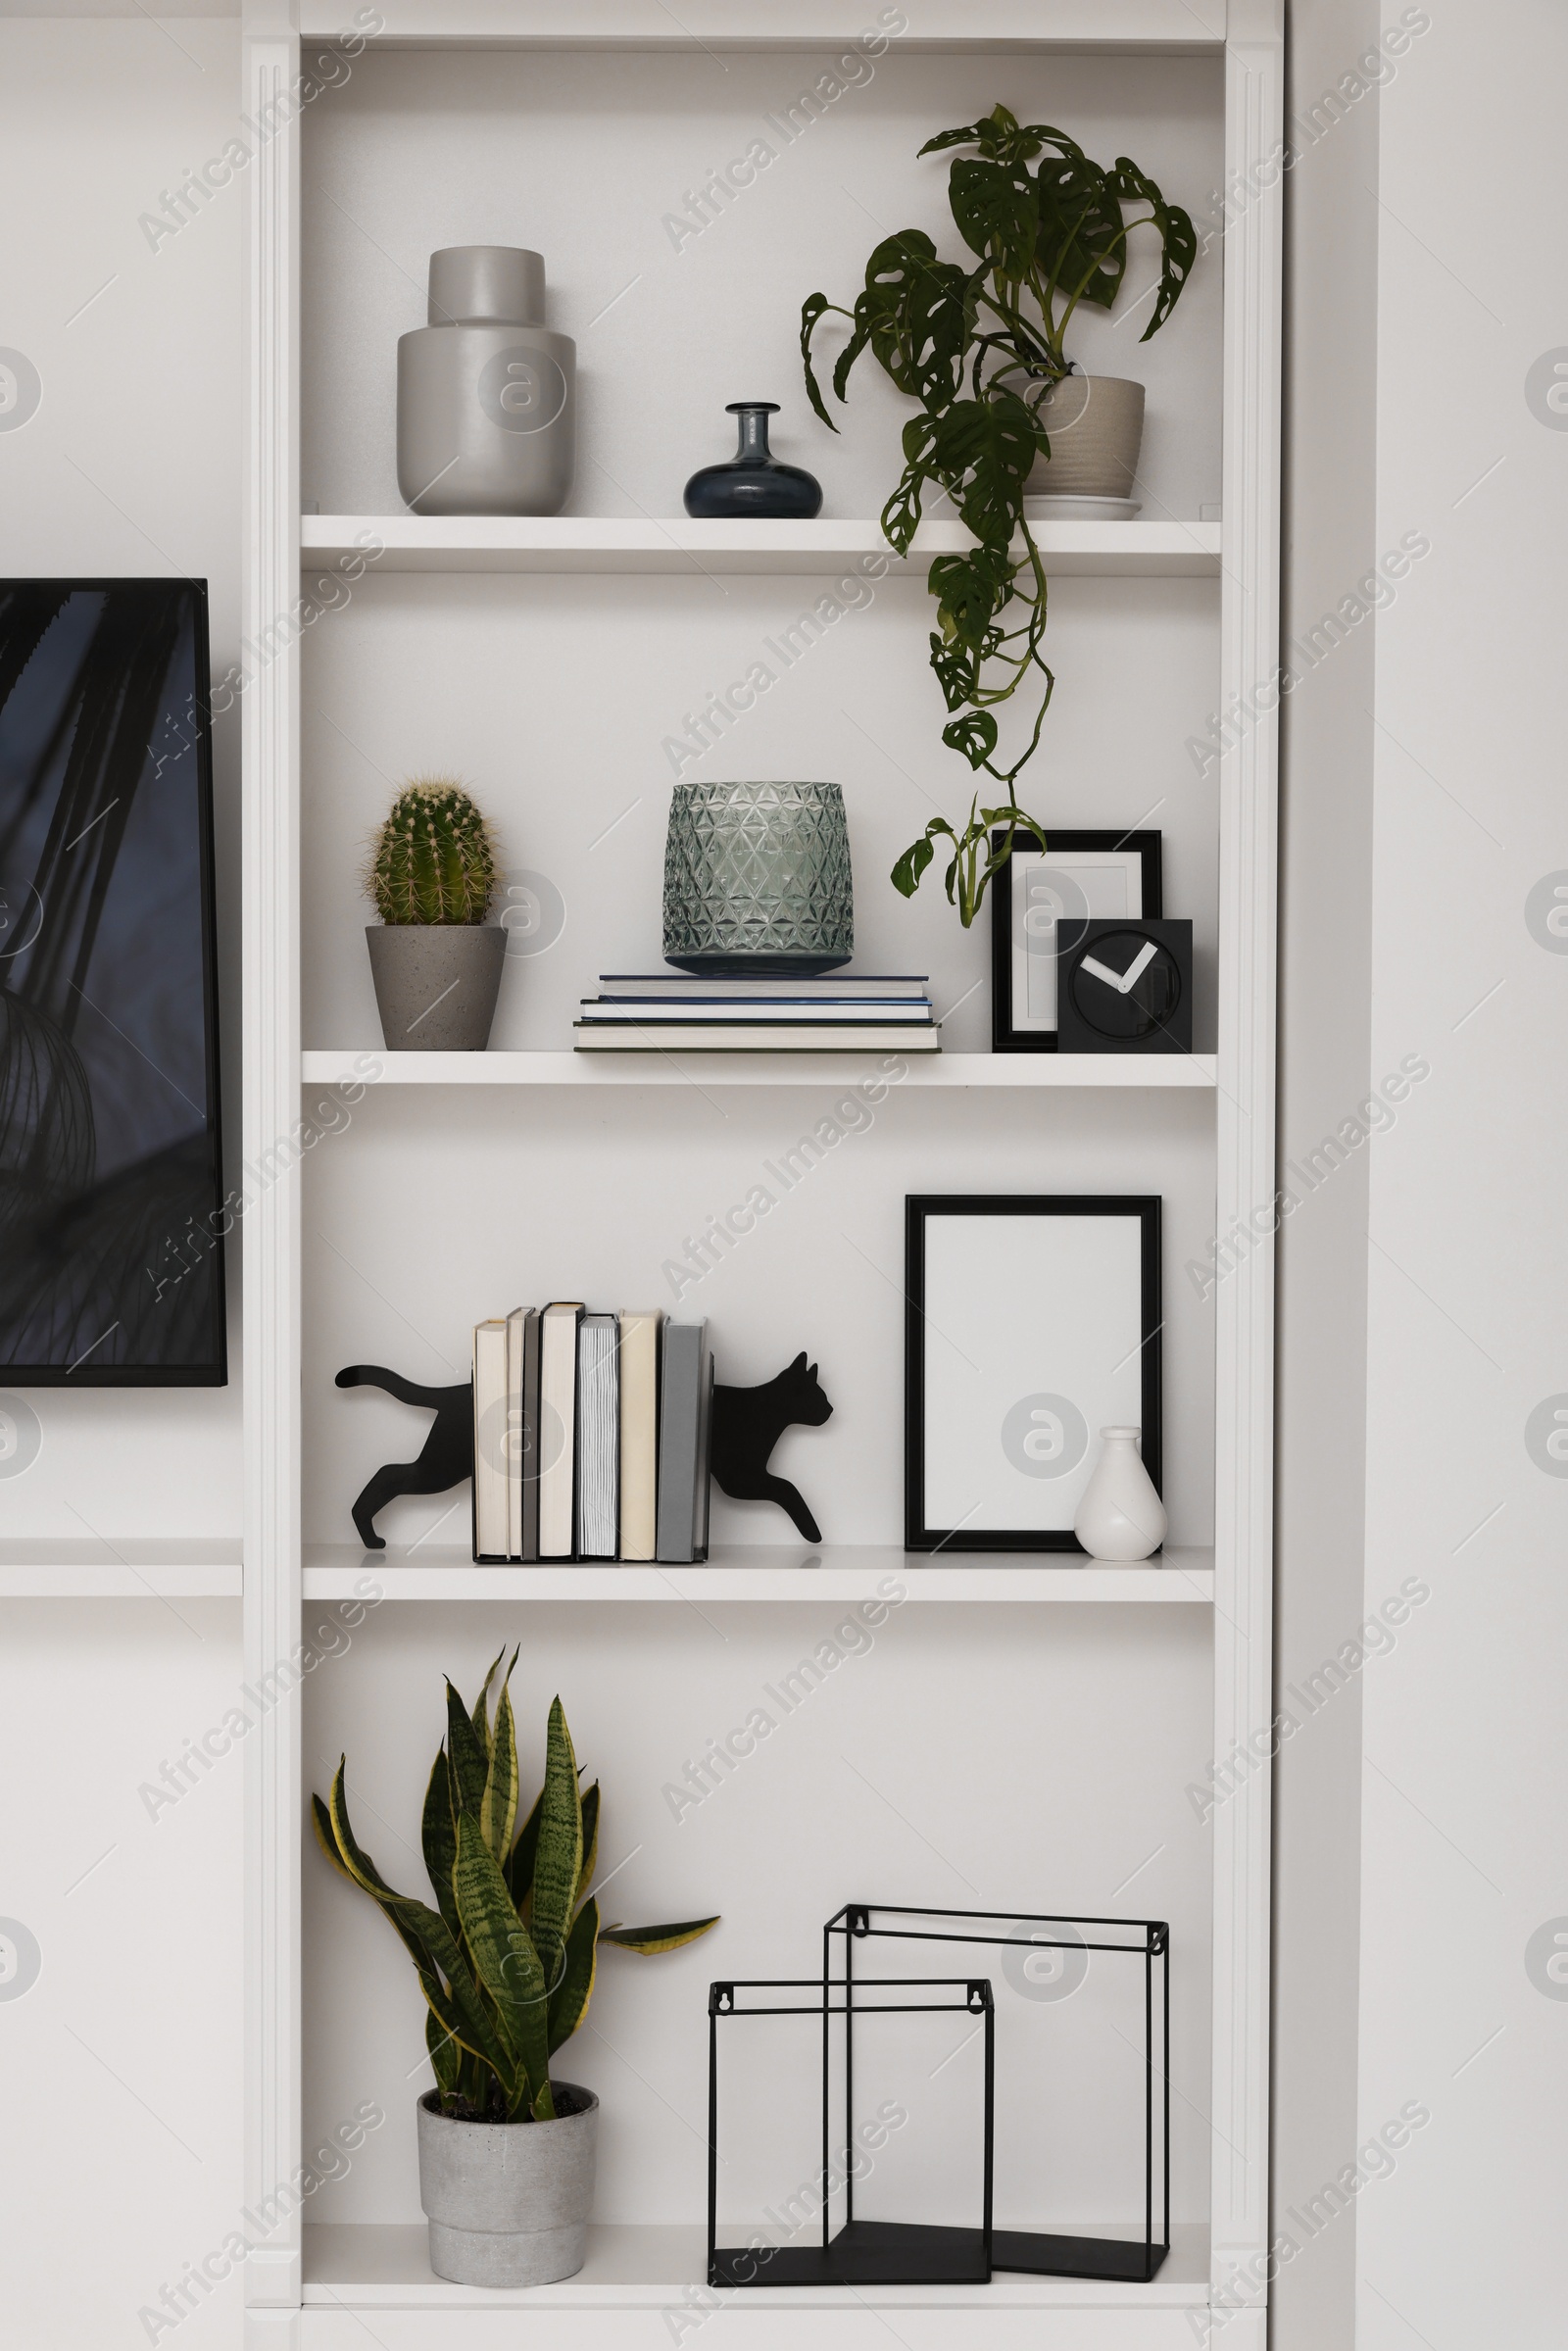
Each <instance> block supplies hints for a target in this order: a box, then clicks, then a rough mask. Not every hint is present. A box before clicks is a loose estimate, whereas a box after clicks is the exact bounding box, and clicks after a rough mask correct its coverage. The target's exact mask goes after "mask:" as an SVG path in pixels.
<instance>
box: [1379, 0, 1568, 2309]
mask: <svg viewBox="0 0 1568 2351" xmlns="http://www.w3.org/2000/svg"><path fill="white" fill-rule="evenodd" d="M1431 13H1432V19H1433V24H1432V29H1431V31H1430V33H1428V34H1426V35H1425V36H1423V38H1422V40H1421V42H1420V45H1419V49H1418V50H1417V51H1416V52H1415V53H1413V54H1412V55H1411V57H1410V59H1409V61H1408V67H1407V70H1406V71H1404V72H1401V73H1400V74H1399V76H1398V78H1397V80H1396V81H1395V82H1394V84H1393V85H1392V87H1391V88H1389V89H1388V90H1387V91H1386V92H1385V94H1384V97H1383V101H1382V108H1383V112H1382V152H1381V171H1380V178H1379V192H1380V196H1381V199H1382V221H1381V232H1380V344H1379V385H1378V418H1379V452H1378V465H1379V488H1378V497H1379V531H1378V538H1379V542H1380V544H1382V543H1386V542H1387V541H1388V539H1389V537H1390V535H1391V534H1393V535H1394V536H1397V534H1398V533H1399V532H1401V531H1404V530H1407V529H1410V528H1412V527H1414V528H1417V529H1420V530H1423V531H1425V532H1426V533H1428V534H1429V535H1430V537H1431V541H1432V553H1431V555H1430V557H1429V558H1428V559H1427V560H1426V561H1425V563H1423V564H1422V565H1421V566H1420V569H1419V572H1418V574H1417V575H1416V576H1415V577H1414V578H1413V579H1412V581H1411V584H1410V587H1409V591H1408V593H1405V594H1401V596H1400V597H1399V599H1398V602H1397V604H1396V605H1395V606H1394V607H1393V608H1392V609H1391V610H1390V611H1388V612H1385V613H1384V614H1383V615H1382V617H1381V618H1380V620H1379V622H1378V631H1379V634H1378V664H1377V666H1378V675H1377V702H1376V716H1377V754H1376V759H1377V766H1376V798H1375V815H1376V844H1375V955H1374V968H1373V1015H1372V1067H1373V1069H1374V1071H1375V1072H1376V1071H1380V1070H1382V1069H1383V1068H1385V1067H1387V1066H1389V1065H1390V1063H1391V1062H1392V1061H1396V1060H1397V1059H1398V1057H1399V1056H1400V1055H1401V1054H1402V1053H1406V1052H1408V1051H1410V1050H1411V1049H1412V1048H1414V1049H1416V1050H1418V1051H1420V1052H1421V1053H1424V1054H1426V1055H1427V1056H1428V1057H1429V1058H1430V1060H1431V1063H1432V1076H1431V1079H1430V1081H1429V1082H1428V1083H1426V1084H1425V1085H1424V1086H1423V1087H1422V1088H1421V1089H1420V1092H1419V1095H1418V1097H1416V1098H1414V1099H1413V1100H1412V1102H1411V1103H1410V1105H1409V1108H1408V1110H1407V1112H1406V1114H1405V1115H1404V1116H1403V1117H1402V1119H1401V1122H1400V1125H1399V1127H1398V1128H1397V1130H1396V1131H1395V1132H1394V1133H1393V1134H1391V1135H1387V1136H1385V1137H1380V1138H1379V1139H1378V1141H1377V1142H1376V1144H1375V1145H1374V1157H1373V1169H1372V1186H1371V1214H1370V1226H1369V1242H1370V1260H1369V1296H1370V1321H1369V1335H1368V1381H1367V1389H1368V1396H1367V1412H1368V1427H1367V1460H1368V1473H1367V1597H1368V1599H1369V1600H1376V1599H1378V1598H1379V1597H1381V1596H1382V1595H1383V1594H1384V1593H1385V1592H1389V1591H1391V1590H1392V1589H1394V1588H1395V1587H1396V1586H1397V1585H1398V1583H1399V1582H1400V1581H1401V1579H1402V1578H1404V1577H1405V1576H1408V1575H1411V1574H1414V1575H1417V1576H1419V1577H1421V1578H1422V1579H1423V1580H1424V1581H1425V1582H1426V1583H1428V1584H1429V1585H1430V1587H1431V1591H1432V1597H1431V1600H1430V1601H1429V1602H1428V1603H1427V1604H1426V1605H1425V1606H1424V1607H1423V1608H1422V1609H1421V1610H1420V1612H1419V1614H1418V1616H1416V1617H1415V1618H1413V1619H1412V1621H1411V1624H1410V1626H1409V1628H1408V1630H1407V1632H1406V1634H1405V1635H1404V1636H1403V1637H1402V1638H1401V1640H1400V1641H1399V1645H1398V1648H1397V1651H1396V1653H1395V1654H1393V1655H1392V1656H1389V1657H1385V1658H1383V1659H1381V1660H1378V1661H1377V1662H1376V1663H1375V1664H1374V1665H1372V1666H1369V1668H1368V1669H1367V1671H1366V1673H1365V1676H1364V1693H1363V1695H1364V1706H1365V1759H1366V1774H1365V1791H1364V1810H1363V1820H1362V1837H1363V1870H1362V1888H1361V1902H1362V1919H1363V1940H1362V1992H1361V2060H1360V2071H1361V2082H1360V2105H1361V2117H1360V2120H1361V2133H1362V2137H1363V2139H1364V2138H1365V2136H1366V2134H1367V2133H1368V2132H1370V2131H1374V2130H1376V2129H1377V2128H1378V2127H1379V2126H1381V2125H1382V2124H1383V2123H1384V2122H1385V2121H1386V2119H1388V2118H1389V2117H1390V2116H1392V2115H1394V2114H1396V2113H1397V2110H1398V2108H1399V2107H1400V2105H1401V2104H1402V2103H1403V2102H1405V2101H1407V2100H1414V2101H1419V2102H1421V2103H1423V2104H1425V2105H1426V2106H1427V2107H1429V2108H1430V2110H1431V2116H1432V2120H1431V2122H1430V2124H1429V2125H1427V2126H1426V2127H1425V2128H1424V2129H1423V2130H1421V2131H1419V2132H1418V2133H1417V2134H1416V2136H1415V2137H1414V2138H1413V2139H1412V2141H1411V2143H1410V2145H1409V2146H1408V2148H1407V2149H1405V2150H1404V2151H1403V2152H1402V2153H1401V2154H1400V2156H1399V2158H1398V2165H1397V2171H1396V2172H1395V2174H1394V2176H1393V2177H1392V2178H1388V2179H1385V2180H1379V2181H1377V2182H1375V2183H1374V2184H1372V2185H1370V2186H1368V2187H1367V2188H1366V2189H1365V2190H1364V2192H1363V2193H1362V2194H1361V2195H1360V2197H1359V2198H1358V2200H1357V2207H1356V2214H1357V2227H1358V2231H1359V2265H1358V2266H1359V2276H1360V2311H1359V2332H1358V2337H1357V2340H1358V2343H1359V2345H1360V2346H1361V2351H1407V2347H1408V2346H1409V2345H1410V2344H1411V2343H1413V2342H1414V2341H1416V2340H1417V2339H1419V2338H1424V2339H1425V2340H1426V2341H1428V2342H1429V2343H1431V2344H1433V2345H1436V2346H1438V2351H1448V2347H1449V2346H1457V2345H1461V2344H1471V2343H1483V2342H1487V2343H1504V2342H1507V2343H1516V2344H1519V2345H1525V2344H1537V2343H1540V2344H1545V2343H1548V2342H1554V2341H1557V2340H1560V2338H1561V2334H1562V2326H1563V2318H1562V2312H1563V2289H1562V2281H1561V2268H1560V2260H1559V2254H1558V2245H1557V2242H1556V2239H1557V2236H1558V2233H1559V2226H1558V2225H1559V2222H1560V2216H1561V2212H1562V2209H1563V2196H1564V2188H1565V2186H1568V2164H1565V2153H1564V2139H1563V2133H1562V2127H1561V2118H1562V2112H1563V2106H1564V2092H1565V2088H1568V2004H1565V2000H1564V1994H1565V1993H1568V1985H1564V1984H1559V1983H1557V1982H1556V1981H1555V1980H1554V1979H1552V1978H1551V1977H1549V1976H1548V1975H1547V1974H1546V1972H1545V1956H1546V1955H1545V1953H1544V1952H1542V1950H1541V1948H1540V1945H1539V1943H1538V1941H1537V1939H1536V1938H1538V1937H1540V1936H1541V1935H1542V1934H1543V1931H1545V1932H1546V1935H1547V1938H1548V1940H1549V1935H1550V1933H1551V1932H1552V1930H1551V1924H1550V1923H1551V1922H1553V1921H1556V1922H1557V1923H1558V1926H1559V1927H1560V1928H1561V1930H1562V1932H1563V1933H1564V1934H1568V1924H1565V1923H1564V1922H1565V1917H1568V1876H1565V1873H1564V1862H1563V1793H1562V1791H1563V1787H1564V1780H1565V1768H1568V1711H1565V1708H1564V1705H1563V1695H1562V1692H1563V1681H1564V1670H1565V1664H1568V1603H1565V1595H1564V1585H1563V1547H1564V1533H1565V1510H1568V1486H1565V1485H1564V1484H1563V1483H1562V1482H1561V1479H1562V1475H1563V1469H1564V1466H1565V1465H1563V1464H1559V1463H1557V1462H1556V1461H1554V1460H1553V1459H1552V1457H1551V1456H1550V1455H1549V1454H1547V1453H1545V1452H1544V1451H1543V1450H1542V1449H1541V1445H1540V1443H1539V1441H1538V1442H1537V1444H1536V1445H1535V1446H1534V1447H1532V1445H1531V1443H1530V1442H1529V1433H1530V1431H1531V1430H1532V1427H1533V1425H1534V1424H1533V1422H1532V1415H1533V1414H1535V1413H1536V1412H1537V1411H1538V1410H1539V1409H1540V1407H1541V1406H1542V1405H1543V1403H1547V1406H1548V1412H1547V1417H1548V1419H1549V1412H1550V1405H1549V1399H1551V1398H1553V1397H1558V1398H1559V1399H1561V1397H1562V1393H1563V1392H1564V1391H1568V1349H1565V1345H1564V1335H1563V1307H1562V1301H1563V1298H1564V1295H1565V1290H1564V1285H1565V1280H1568V1243H1565V1240H1564V1230H1563V1223H1562V1215H1561V1190H1562V1155H1563V1139H1564V1093H1563V1086H1562V1077H1561V1067H1562V1041H1563V1034H1564V1026H1563V1016H1564V990H1565V987H1568V961H1564V959H1563V956H1562V943H1561V942H1560V941H1558V940H1556V939H1555V938H1554V937H1553V936H1552V934H1550V933H1549V932H1545V931H1544V930H1543V928H1542V926H1541V922H1540V919H1539V917H1538V915H1537V914H1536V912H1535V908H1536V905H1537V900H1536V899H1535V898H1534V897H1533V893H1535V892H1537V890H1538V888H1539V886H1540V885H1541V883H1542V882H1543V879H1544V877H1546V876H1549V875H1552V874H1559V875H1560V874H1561V873H1562V869H1563V868H1565V867H1568V827H1565V822H1564V805H1565V804H1564V794H1563V776H1562V743H1563V734H1564V716H1565V710H1564V672H1563V660H1562V645H1563V635H1564V621H1565V617H1568V615H1565V610H1564V606H1565V575H1564V569H1563V555H1562V550H1563V536H1564V523H1565V520H1568V432H1565V431H1564V430H1563V429H1562V428H1563V427H1564V426H1568V414H1564V413H1563V412H1562V411H1561V409H1554V408H1552V407H1548V406H1546V405H1545V404H1544V384H1543V377H1544V378H1545V380H1546V381H1548V382H1549V381H1550V380H1553V379H1552V378H1551V377H1550V367H1551V364H1552V362H1551V355H1553V354H1554V355H1555V357H1556V358H1557V359H1558V360H1561V361H1565V362H1568V314H1565V311H1564V307H1563V299H1562V288H1563V278H1564V260H1565V231H1564V220H1565V212H1564V194H1565V184H1568V162H1565V157H1564V148H1563V141H1562V136H1561V106H1560V97H1561V91H1562V89H1563V86H1564V81H1565V77H1568V19H1565V18H1564V15H1563V12H1562V10H1561V9H1560V8H1559V7H1556V6H1554V5H1552V4H1551V0H1520V4H1519V5H1517V6H1515V7H1513V8H1511V9H1509V10H1508V11H1506V12H1503V13H1499V12H1498V11H1497V10H1495V8H1492V7H1489V6H1487V5H1485V0H1443V5H1442V6H1441V7H1438V6H1434V8H1433V9H1432V12H1431ZM1563 380H1568V378H1564V379H1563ZM1549 894H1550V884H1549V883H1548V884H1547V889H1546V896H1547V898H1548V899H1549ZM1565 1947H1568V1946H1565Z"/></svg>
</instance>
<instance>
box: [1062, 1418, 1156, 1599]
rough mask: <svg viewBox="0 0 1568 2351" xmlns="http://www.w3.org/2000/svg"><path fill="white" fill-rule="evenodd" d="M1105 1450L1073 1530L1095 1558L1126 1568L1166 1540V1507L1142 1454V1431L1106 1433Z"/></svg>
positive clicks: (1079, 1507)
mask: <svg viewBox="0 0 1568 2351" xmlns="http://www.w3.org/2000/svg"><path fill="white" fill-rule="evenodd" d="M1100 1434H1101V1436H1102V1438H1103V1440H1104V1446H1105V1449H1104V1451H1103V1453H1102V1454H1101V1456H1100V1459H1099V1461H1098V1462H1097V1463H1096V1464H1095V1469H1094V1474H1093V1475H1092V1476H1091V1478H1090V1480H1089V1483H1088V1485H1087V1486H1086V1487H1085V1488H1084V1491H1083V1499H1082V1500H1081V1501H1080V1502H1079V1504H1078V1513H1077V1516H1076V1517H1075V1518H1074V1520H1073V1522H1072V1531H1073V1533H1074V1534H1075V1535H1076V1536H1077V1538H1078V1540H1079V1542H1080V1543H1082V1544H1083V1546H1084V1549H1085V1550H1086V1551H1087V1552H1088V1553H1089V1555H1090V1557H1091V1558H1092V1559H1114V1560H1115V1561H1117V1562H1118V1563H1119V1564H1122V1565H1128V1564H1130V1563H1131V1562H1132V1561H1133V1560H1135V1559H1147V1558H1148V1557H1149V1555H1150V1553H1151V1552H1152V1551H1157V1550H1158V1548H1159V1546H1160V1544H1161V1543H1163V1542H1164V1540H1165V1529H1166V1527H1167V1526H1168V1524H1169V1521H1168V1520H1167V1518H1166V1516H1165V1505H1164V1503H1163V1502H1162V1501H1161V1500H1160V1498H1159V1496H1158V1494H1156V1493H1155V1492H1154V1482H1153V1480H1152V1477H1151V1476H1150V1474H1149V1472H1148V1470H1147V1469H1145V1467H1144V1457H1143V1455H1142V1453H1141V1452H1140V1451H1139V1449H1138V1440H1139V1438H1140V1437H1141V1436H1142V1434H1143V1432H1142V1430H1140V1429H1102V1430H1101V1432H1100Z"/></svg>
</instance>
